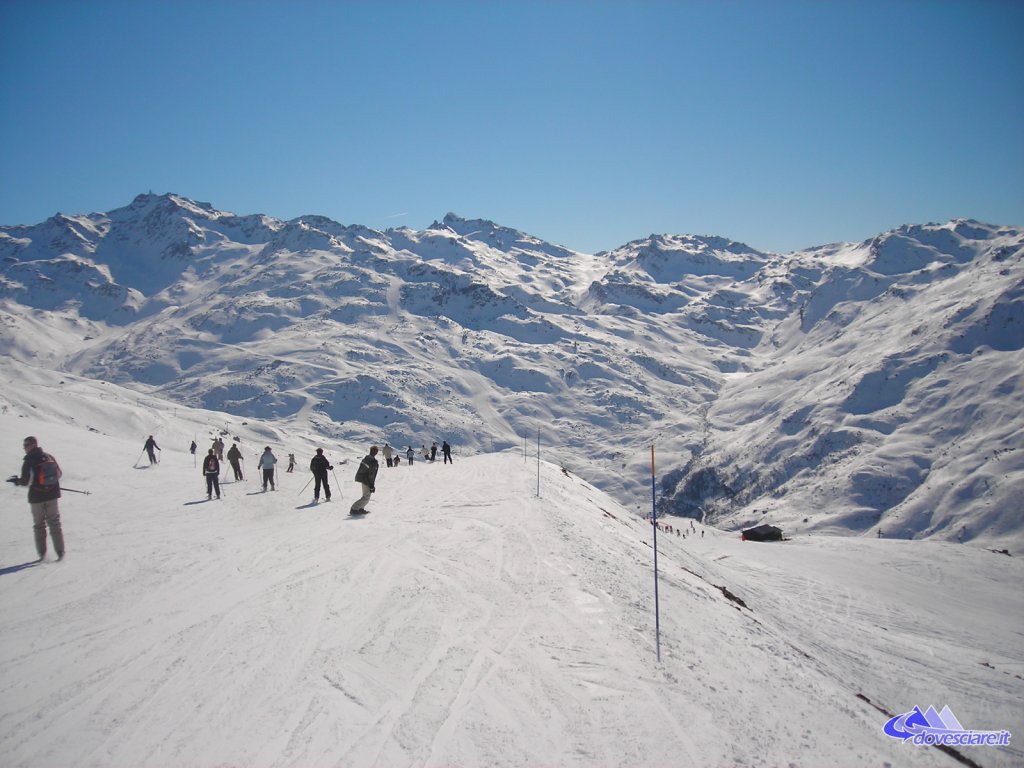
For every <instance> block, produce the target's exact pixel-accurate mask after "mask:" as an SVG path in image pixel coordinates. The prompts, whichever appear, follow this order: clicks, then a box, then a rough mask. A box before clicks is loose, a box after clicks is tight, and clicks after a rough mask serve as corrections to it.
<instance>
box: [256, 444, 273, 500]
mask: <svg viewBox="0 0 1024 768" xmlns="http://www.w3.org/2000/svg"><path fill="white" fill-rule="evenodd" d="M275 464H277V457H276V456H275V455H274V454H273V453H272V452H271V451H270V446H269V445H268V446H267V447H266V448H264V449H263V455H262V456H260V464H259V467H260V469H262V470H263V490H264V491H266V490H267V483H270V490H272V491H276V490H277V488H275V487H274V465H275Z"/></svg>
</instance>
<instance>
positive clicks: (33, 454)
mask: <svg viewBox="0 0 1024 768" xmlns="http://www.w3.org/2000/svg"><path fill="white" fill-rule="evenodd" d="M22 447H23V448H24V449H25V461H24V462H22V465H21V476H20V477H19V476H17V475H14V476H13V477H9V478H7V482H9V483H14V484H15V485H27V486H28V504H29V507H31V508H32V527H33V529H34V530H35V535H36V552H38V553H39V559H40V560H42V559H43V558H44V557H46V528H47V526H49V528H50V538H51V539H53V549H54V551H55V552H56V553H57V559H58V560H63V559H64V530H63V529H62V528H61V524H60V508H59V506H58V504H57V499H59V498H60V476H61V471H60V466H59V465H58V464H57V460H56V459H55V458H53V456H51V455H50V454H48V453H44V452H43V449H42V448H40V447H39V441H38V440H36V439H35V438H34V437H26V438H25V440H24V442H23V443H22Z"/></svg>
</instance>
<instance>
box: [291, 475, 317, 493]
mask: <svg viewBox="0 0 1024 768" xmlns="http://www.w3.org/2000/svg"><path fill="white" fill-rule="evenodd" d="M312 482H313V478H312V477H311V478H309V480H307V481H306V484H305V485H304V486H302V490H301V491H299V492H298V493H296V494H295V495H296V496H301V495H302V491H304V490H306V489H307V488H309V484H310V483H312Z"/></svg>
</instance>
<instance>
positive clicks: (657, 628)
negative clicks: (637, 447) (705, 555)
mask: <svg viewBox="0 0 1024 768" xmlns="http://www.w3.org/2000/svg"><path fill="white" fill-rule="evenodd" d="M651 528H652V529H653V530H654V638H655V645H656V646H657V649H658V663H659V664H660V663H661V603H660V601H659V600H658V505H657V504H656V503H655V492H654V446H653V445H652V446H651Z"/></svg>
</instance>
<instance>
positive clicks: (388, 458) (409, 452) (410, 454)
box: [381, 440, 455, 467]
mask: <svg viewBox="0 0 1024 768" xmlns="http://www.w3.org/2000/svg"><path fill="white" fill-rule="evenodd" d="M381 453H383V454H384V461H385V462H386V463H387V465H388V466H389V467H397V466H399V465H400V464H401V463H402V457H401V455H400V453H399V452H398V451H396V450H395V449H394V448H392V447H391V446H390V445H388V444H387V443H384V448H383V449H382V451H381ZM441 453H442V454H443V455H444V463H445V464H454V463H455V462H454V461H452V447H451V446H450V445H448V441H447V440H443V441H442V442H441ZM420 456H422V458H423V460H424V461H429V462H433V461H435V460H436V459H437V443H433V444H431V446H430V449H429V450H428V449H427V446H425V445H424V446H422V447H421V448H420ZM415 457H416V451H414V450H413V447H412V446H411V445H410V446H409V447H408V448H406V450H405V459H406V461H407V462H409V464H412V463H413V460H414V459H415Z"/></svg>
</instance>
